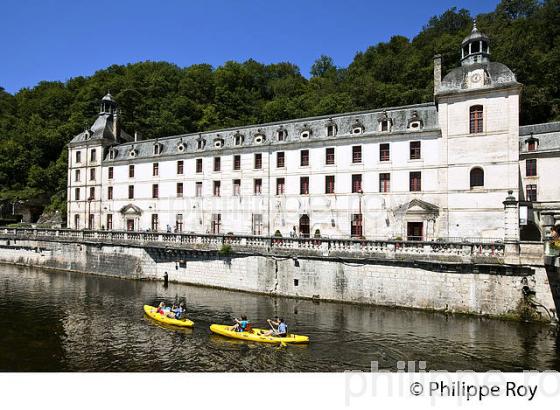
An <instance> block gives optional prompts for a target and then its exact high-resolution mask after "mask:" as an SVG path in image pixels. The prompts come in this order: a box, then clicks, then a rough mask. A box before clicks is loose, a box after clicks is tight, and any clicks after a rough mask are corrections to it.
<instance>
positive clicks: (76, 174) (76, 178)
mask: <svg viewBox="0 0 560 410" xmlns="http://www.w3.org/2000/svg"><path fill="white" fill-rule="evenodd" d="M74 179H75V180H76V182H80V170H79V169H77V170H76V172H75V178H74Z"/></svg>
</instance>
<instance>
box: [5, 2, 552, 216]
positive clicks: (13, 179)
mask: <svg viewBox="0 0 560 410" xmlns="http://www.w3.org/2000/svg"><path fill="white" fill-rule="evenodd" d="M477 18H478V26H479V27H480V29H481V30H482V31H484V32H485V33H487V34H488V35H489V36H490V37H491V39H492V40H493V41H492V45H491V52H492V59H493V60H494V61H499V62H502V63H504V64H506V65H507V66H509V67H510V68H511V69H512V70H513V71H514V72H515V73H516V74H517V77H518V80H519V81H520V82H522V83H523V84H524V85H525V88H524V92H523V94H522V103H521V110H522V111H521V123H522V124H529V123H538V122H546V121H551V120H560V82H558V78H560V25H559V24H558V22H559V21H560V0H544V1H541V2H539V1H537V0H502V1H501V3H500V4H499V5H498V6H497V7H496V10H495V11H494V12H492V13H488V14H484V15H479V16H477ZM471 26H472V20H471V16H470V14H469V12H468V11H467V10H463V9H462V10H457V9H455V8H453V9H450V10H447V11H446V12H444V13H443V14H442V15H440V16H436V17H433V18H431V19H430V20H429V22H428V24H427V25H426V26H425V27H424V28H423V30H422V31H421V32H420V33H419V34H418V35H417V36H416V37H415V38H413V39H412V40H410V39H408V38H405V37H403V36H394V37H392V38H391V39H390V40H389V41H388V42H386V43H379V44H377V45H375V46H371V47H369V48H368V49H367V50H365V51H361V52H358V53H357V54H356V56H355V58H354V60H353V61H352V63H351V64H350V65H349V66H348V67H336V66H335V65H334V63H333V60H332V59H331V58H330V57H328V56H324V55H323V56H321V57H319V58H318V59H317V61H316V62H315V64H313V67H312V69H311V73H310V74H311V76H310V78H309V79H307V78H305V77H304V76H303V75H302V74H301V73H300V71H299V68H298V67H297V66H295V65H293V64H291V63H288V62H283V63H278V64H269V65H264V64H261V63H258V62H257V61H254V60H248V61H245V62H243V63H239V62H233V61H230V62H227V63H225V64H224V65H222V66H220V67H217V68H213V67H211V66H210V65H207V64H197V65H193V66H190V67H186V68H181V67H178V66H176V65H174V64H170V63H166V62H152V61H146V62H142V63H136V64H129V65H126V66H118V65H113V66H110V67H108V68H106V69H104V70H101V71H98V72H96V73H95V74H94V75H93V76H91V77H76V78H72V79H70V80H68V81H67V82H65V83H61V82H41V83H39V84H38V85H37V86H35V87H33V88H29V89H28V88H26V89H22V90H20V91H19V92H18V93H17V94H15V95H11V94H9V93H7V92H5V91H4V89H2V88H0V156H1V158H2V161H1V162H0V200H1V199H11V200H13V199H15V198H18V199H33V198H34V199H37V198H45V199H44V202H45V205H47V204H49V208H50V209H51V210H53V209H58V210H61V211H63V210H64V206H65V196H66V161H67V159H66V155H67V152H66V149H65V145H66V144H67V143H68V141H69V140H70V139H71V138H72V136H74V135H76V134H77V133H79V132H81V131H82V130H83V129H84V128H86V127H89V126H90V125H91V124H92V122H93V121H94V119H95V117H96V115H97V112H98V108H99V107H98V104H99V98H100V97H101V96H103V95H104V94H105V93H106V92H107V90H111V92H112V94H113V95H114V96H115V99H116V100H117V101H118V103H119V105H120V108H121V121H122V126H123V128H124V129H125V130H127V131H128V132H129V133H133V132H134V131H138V132H139V133H140V135H141V136H142V137H144V138H153V137H156V136H163V135H172V134H178V133H184V132H196V131H201V130H211V129H216V128H221V127H230V126H240V125H244V124H250V123H259V122H270V121H281V120H286V119H290V118H297V117H304V116H309V115H320V114H329V113H339V112H345V111H353V110H363V109H371V108H377V107H384V106H396V105H404V104H414V103H420V102H426V101H430V100H431V99H432V98H433V97H432V89H433V84H432V81H433V76H432V57H433V55H434V54H436V53H439V54H442V56H443V63H444V67H443V70H444V72H446V71H448V70H450V69H452V68H453V67H456V66H457V65H458V64H459V59H460V43H461V41H462V39H463V38H464V37H465V36H466V35H467V34H468V33H469V31H470V29H471Z"/></svg>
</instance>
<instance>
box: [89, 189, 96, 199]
mask: <svg viewBox="0 0 560 410" xmlns="http://www.w3.org/2000/svg"><path fill="white" fill-rule="evenodd" d="M94 199H95V187H90V188H89V197H88V201H93V200H94Z"/></svg>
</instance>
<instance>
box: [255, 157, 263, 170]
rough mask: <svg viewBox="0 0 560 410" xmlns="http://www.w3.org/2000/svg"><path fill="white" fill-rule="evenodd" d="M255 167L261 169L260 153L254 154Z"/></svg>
mask: <svg viewBox="0 0 560 410" xmlns="http://www.w3.org/2000/svg"><path fill="white" fill-rule="evenodd" d="M255 169H262V154H255Z"/></svg>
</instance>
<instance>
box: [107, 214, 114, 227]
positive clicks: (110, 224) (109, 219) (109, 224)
mask: <svg viewBox="0 0 560 410" xmlns="http://www.w3.org/2000/svg"><path fill="white" fill-rule="evenodd" d="M107 230H108V231H112V230H113V214H107Z"/></svg>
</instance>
